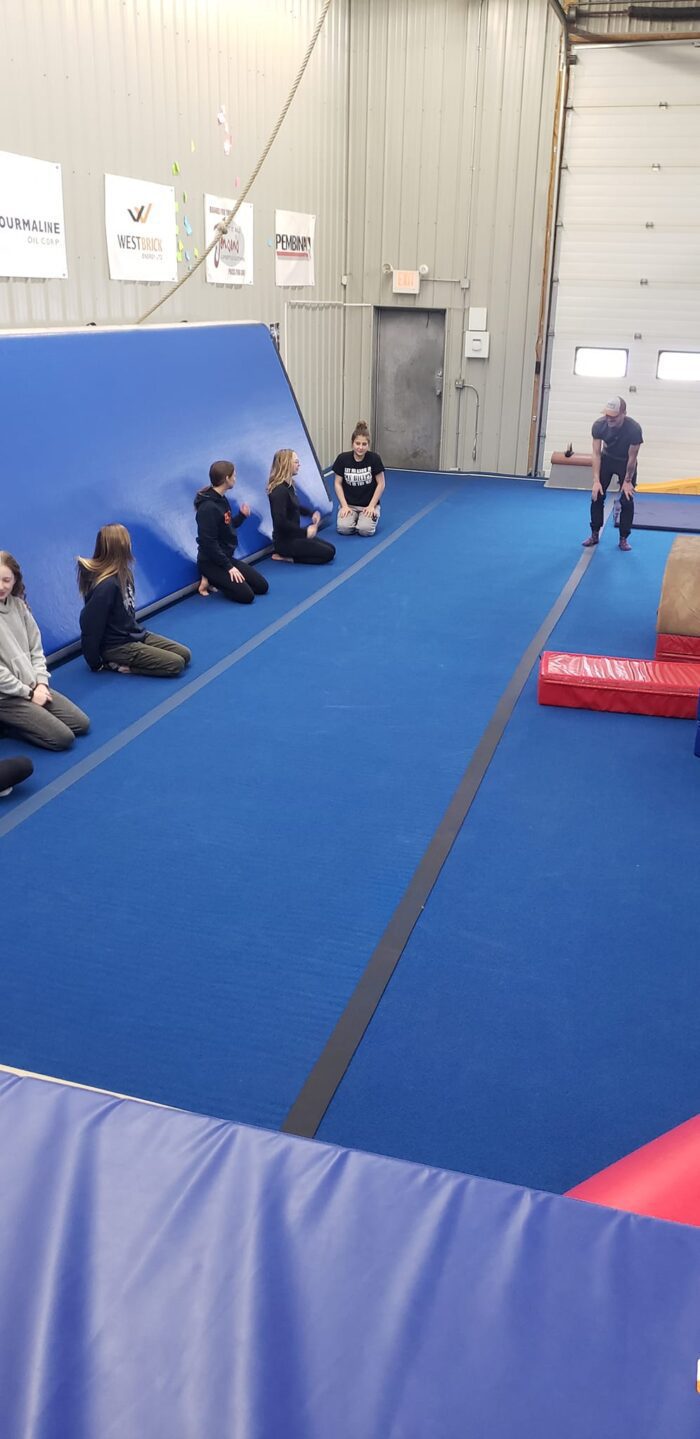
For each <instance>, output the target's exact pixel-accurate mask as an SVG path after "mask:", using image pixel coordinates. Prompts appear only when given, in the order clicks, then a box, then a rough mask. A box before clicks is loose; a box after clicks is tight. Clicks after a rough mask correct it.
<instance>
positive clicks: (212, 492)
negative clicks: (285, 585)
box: [194, 460, 269, 605]
mask: <svg viewBox="0 0 700 1439" xmlns="http://www.w3.org/2000/svg"><path fill="white" fill-rule="evenodd" d="M235 483H236V467H235V465H233V464H232V463H231V461H230V460H215V461H214V463H213V465H212V466H211V469H210V470H209V484H208V485H205V487H204V489H203V490H198V491H197V494H196V495H195V501H194V507H195V510H196V512H197V567H198V569H199V575H200V581H199V593H200V595H208V594H209V590H210V586H211V588H212V589H217V590H221V593H222V595H225V596H226V599H227V600H235V601H236V603H237V604H239V605H250V604H252V603H253V600H254V599H255V596H256V595H266V594H267V591H268V588H269V586H268V583H267V580H265V579H263V577H262V575H259V574H258V572H257V570H254V569H253V566H252V565H245V564H244V563H243V561H242V560H238V561H236V563H235V564H234V559H233V556H234V551H235V548H236V544H237V539H236V530H237V529H239V528H240V526H241V525H242V524H243V523H244V521H245V520H247V518H248V516H249V514H250V506H249V505H241V507H240V509H239V510H238V513H237V514H235V515H234V514H233V512H232V510H231V506H230V504H229V502H228V500H227V499H226V492H227V490H232V489H233V487H234V485H235Z"/></svg>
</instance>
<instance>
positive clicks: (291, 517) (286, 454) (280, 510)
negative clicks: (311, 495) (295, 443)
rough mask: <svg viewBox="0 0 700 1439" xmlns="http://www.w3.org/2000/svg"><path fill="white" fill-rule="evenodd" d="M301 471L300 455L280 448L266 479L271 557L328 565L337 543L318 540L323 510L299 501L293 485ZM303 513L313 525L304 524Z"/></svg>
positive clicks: (302, 563)
mask: <svg viewBox="0 0 700 1439" xmlns="http://www.w3.org/2000/svg"><path fill="white" fill-rule="evenodd" d="M298 473H299V456H298V455H297V454H296V453H295V451H294V450H277V453H276V454H275V455H274V456H273V459H272V469H271V471H270V478H269V480H268V482H267V493H268V497H269V500H270V512H271V514H272V544H273V548H274V553H273V556H272V558H273V560H287V561H288V563H289V564H295V565H327V564H328V562H329V560H332V559H333V556H334V555H335V545H331V544H329V543H328V541H327V540H317V538H316V536H317V534H318V527H319V525H320V523H321V512H320V510H310V509H308V508H307V507H306V505H302V504H300V503H299V498H298V496H297V492H296V490H295V488H294V480H295V478H296V476H297V475H298ZM300 515H304V516H305V517H306V518H308V519H310V520H311V524H310V525H307V526H306V527H304V526H303V525H302V524H301V523H300V518H299V517H300Z"/></svg>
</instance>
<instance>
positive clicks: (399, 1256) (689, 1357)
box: [0, 1073, 700, 1439]
mask: <svg viewBox="0 0 700 1439" xmlns="http://www.w3.org/2000/svg"><path fill="white" fill-rule="evenodd" d="M0 1164H1V1165H2V1173H3V1183H2V1198H1V1199H0V1217H1V1223H0V1326H1V1330H2V1335H3V1343H2V1345H1V1346H0V1409H1V1412H2V1433H3V1439H28V1436H30V1435H31V1439H68V1436H71V1439H74V1436H78V1435H80V1436H84V1439H97V1436H101V1435H104V1436H107V1435H109V1439H134V1436H135V1435H153V1436H156V1435H158V1436H160V1435H167V1436H168V1439H202V1436H203V1435H211V1436H213V1439H214V1437H215V1439H219V1436H221V1439H223V1436H224V1435H225V1436H226V1439H283V1436H284V1439H328V1436H329V1435H331V1434H332V1435H333V1436H334V1439H360V1436H362V1439H364V1436H367V1439H374V1436H376V1439H380V1436H384V1435H387V1436H388V1435H396V1436H399V1435H400V1436H401V1439H426V1436H428V1435H436V1436H439V1439H464V1436H465V1435H474V1436H477V1435H479V1436H482V1435H483V1436H484V1439H486V1436H488V1439H513V1436H514V1435H517V1436H518V1439H563V1436H566V1439H591V1436H594V1435H595V1436H600V1439H603V1436H605V1439H632V1436H634V1439H659V1436H660V1435H669V1436H671V1435H672V1436H673V1439H696V1436H697V1432H698V1427H697V1426H698V1405H699V1404H700V1399H698V1395H697V1394H696V1392H695V1373H696V1363H697V1356H698V1353H700V1309H699V1308H698V1303H697V1296H698V1292H699V1290H700V1231H698V1230H696V1229H691V1228H688V1227H686V1226H685V1225H677V1224H667V1223H661V1222H659V1221H656V1220H652V1219H645V1218H640V1217H638V1216H636V1215H631V1214H621V1213H619V1212H618V1211H615V1210H608V1209H602V1208H599V1207H597V1206H594V1205H588V1204H584V1203H581V1202H578V1201H576V1200H570V1199H562V1198H558V1197H556V1196H554V1195H548V1194H541V1193H537V1192H536V1191H533V1190H527V1189H518V1188H514V1187H511V1186H509V1185H504V1184H498V1183H495V1182H492V1181H490V1180H479V1179H473V1178H470V1177H465V1176H463V1175H456V1174H450V1173H448V1172H446V1171H441V1170H435V1169H427V1168H423V1167H419V1166H417V1165H411V1164H406V1163H401V1162H399V1161H396V1160H388V1159H382V1158H378V1157H373V1156H370V1155H366V1154H360V1153H352V1152H350V1151H347V1150H342V1149H336V1148H330V1147H328V1146H326V1145H322V1144H317V1143H314V1142H310V1141H304V1140H299V1139H293V1138H289V1137H287V1136H282V1135H279V1134H270V1133H265V1132H262V1131H258V1130H255V1129H246V1128H242V1127H240V1126H236V1125H232V1124H226V1123H223V1122H221V1121H216V1120H212V1119H206V1118H201V1117H198V1116H194V1115H192V1114H187V1113H184V1112H178V1111H176V1110H169V1109H159V1108H157V1107H154V1106H152V1105H148V1104H140V1103H137V1102H135V1101H129V1100H119V1099H117V1098H115V1097H112V1096H108V1095H104V1094H99V1093H95V1092H89V1091H85V1090H78V1089H72V1088H69V1087H67V1086H64V1085H60V1084H52V1083H47V1082H44V1081H41V1080H38V1079H32V1078H27V1077H23V1078H20V1077H17V1076H14V1075H9V1074H7V1073H5V1074H1V1075H0Z"/></svg>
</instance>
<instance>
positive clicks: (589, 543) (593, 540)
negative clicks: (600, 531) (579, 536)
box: [583, 534, 598, 550]
mask: <svg viewBox="0 0 700 1439" xmlns="http://www.w3.org/2000/svg"><path fill="white" fill-rule="evenodd" d="M597 543H598V536H597V534H596V535H589V537H588V539H587V540H584V542H583V548H584V550H590V549H591V548H592V547H593V545H597Z"/></svg>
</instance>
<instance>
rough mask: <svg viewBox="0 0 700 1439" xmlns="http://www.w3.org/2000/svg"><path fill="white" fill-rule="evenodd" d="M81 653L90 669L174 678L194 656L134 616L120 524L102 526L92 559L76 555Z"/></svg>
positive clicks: (127, 548) (127, 540)
mask: <svg viewBox="0 0 700 1439" xmlns="http://www.w3.org/2000/svg"><path fill="white" fill-rule="evenodd" d="M78 589H79V590H80V593H81V595H82V596H83V599H84V601H85V604H84V606H83V609H82V611H81V614H80V633H81V636H82V647H83V654H84V656H85V659H86V660H87V663H88V664H89V666H90V669H91V670H103V669H110V670H116V671H118V673H119V674H138V675H156V676H159V677H161V678H174V677H175V676H177V675H180V674H182V671H183V670H184V668H185V665H188V664H189V662H190V660H191V658H192V656H191V654H190V651H189V650H188V649H187V647H186V646H185V645H180V644H177V643H176V641H175V640H168V639H166V638H165V637H164V635H156V634H153V632H152V631H150V630H144V629H143V628H142V627H141V625H140V624H139V623H138V620H137V619H136V604H135V596H134V556H133V551H132V548H131V536H130V534H129V531H128V530H127V529H125V528H124V526H123V525H103V526H102V529H101V530H98V532H97V539H96V540H95V552H94V554H93V555H92V557H91V558H90V559H84V558H82V557H80V556H79V558H78Z"/></svg>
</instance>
